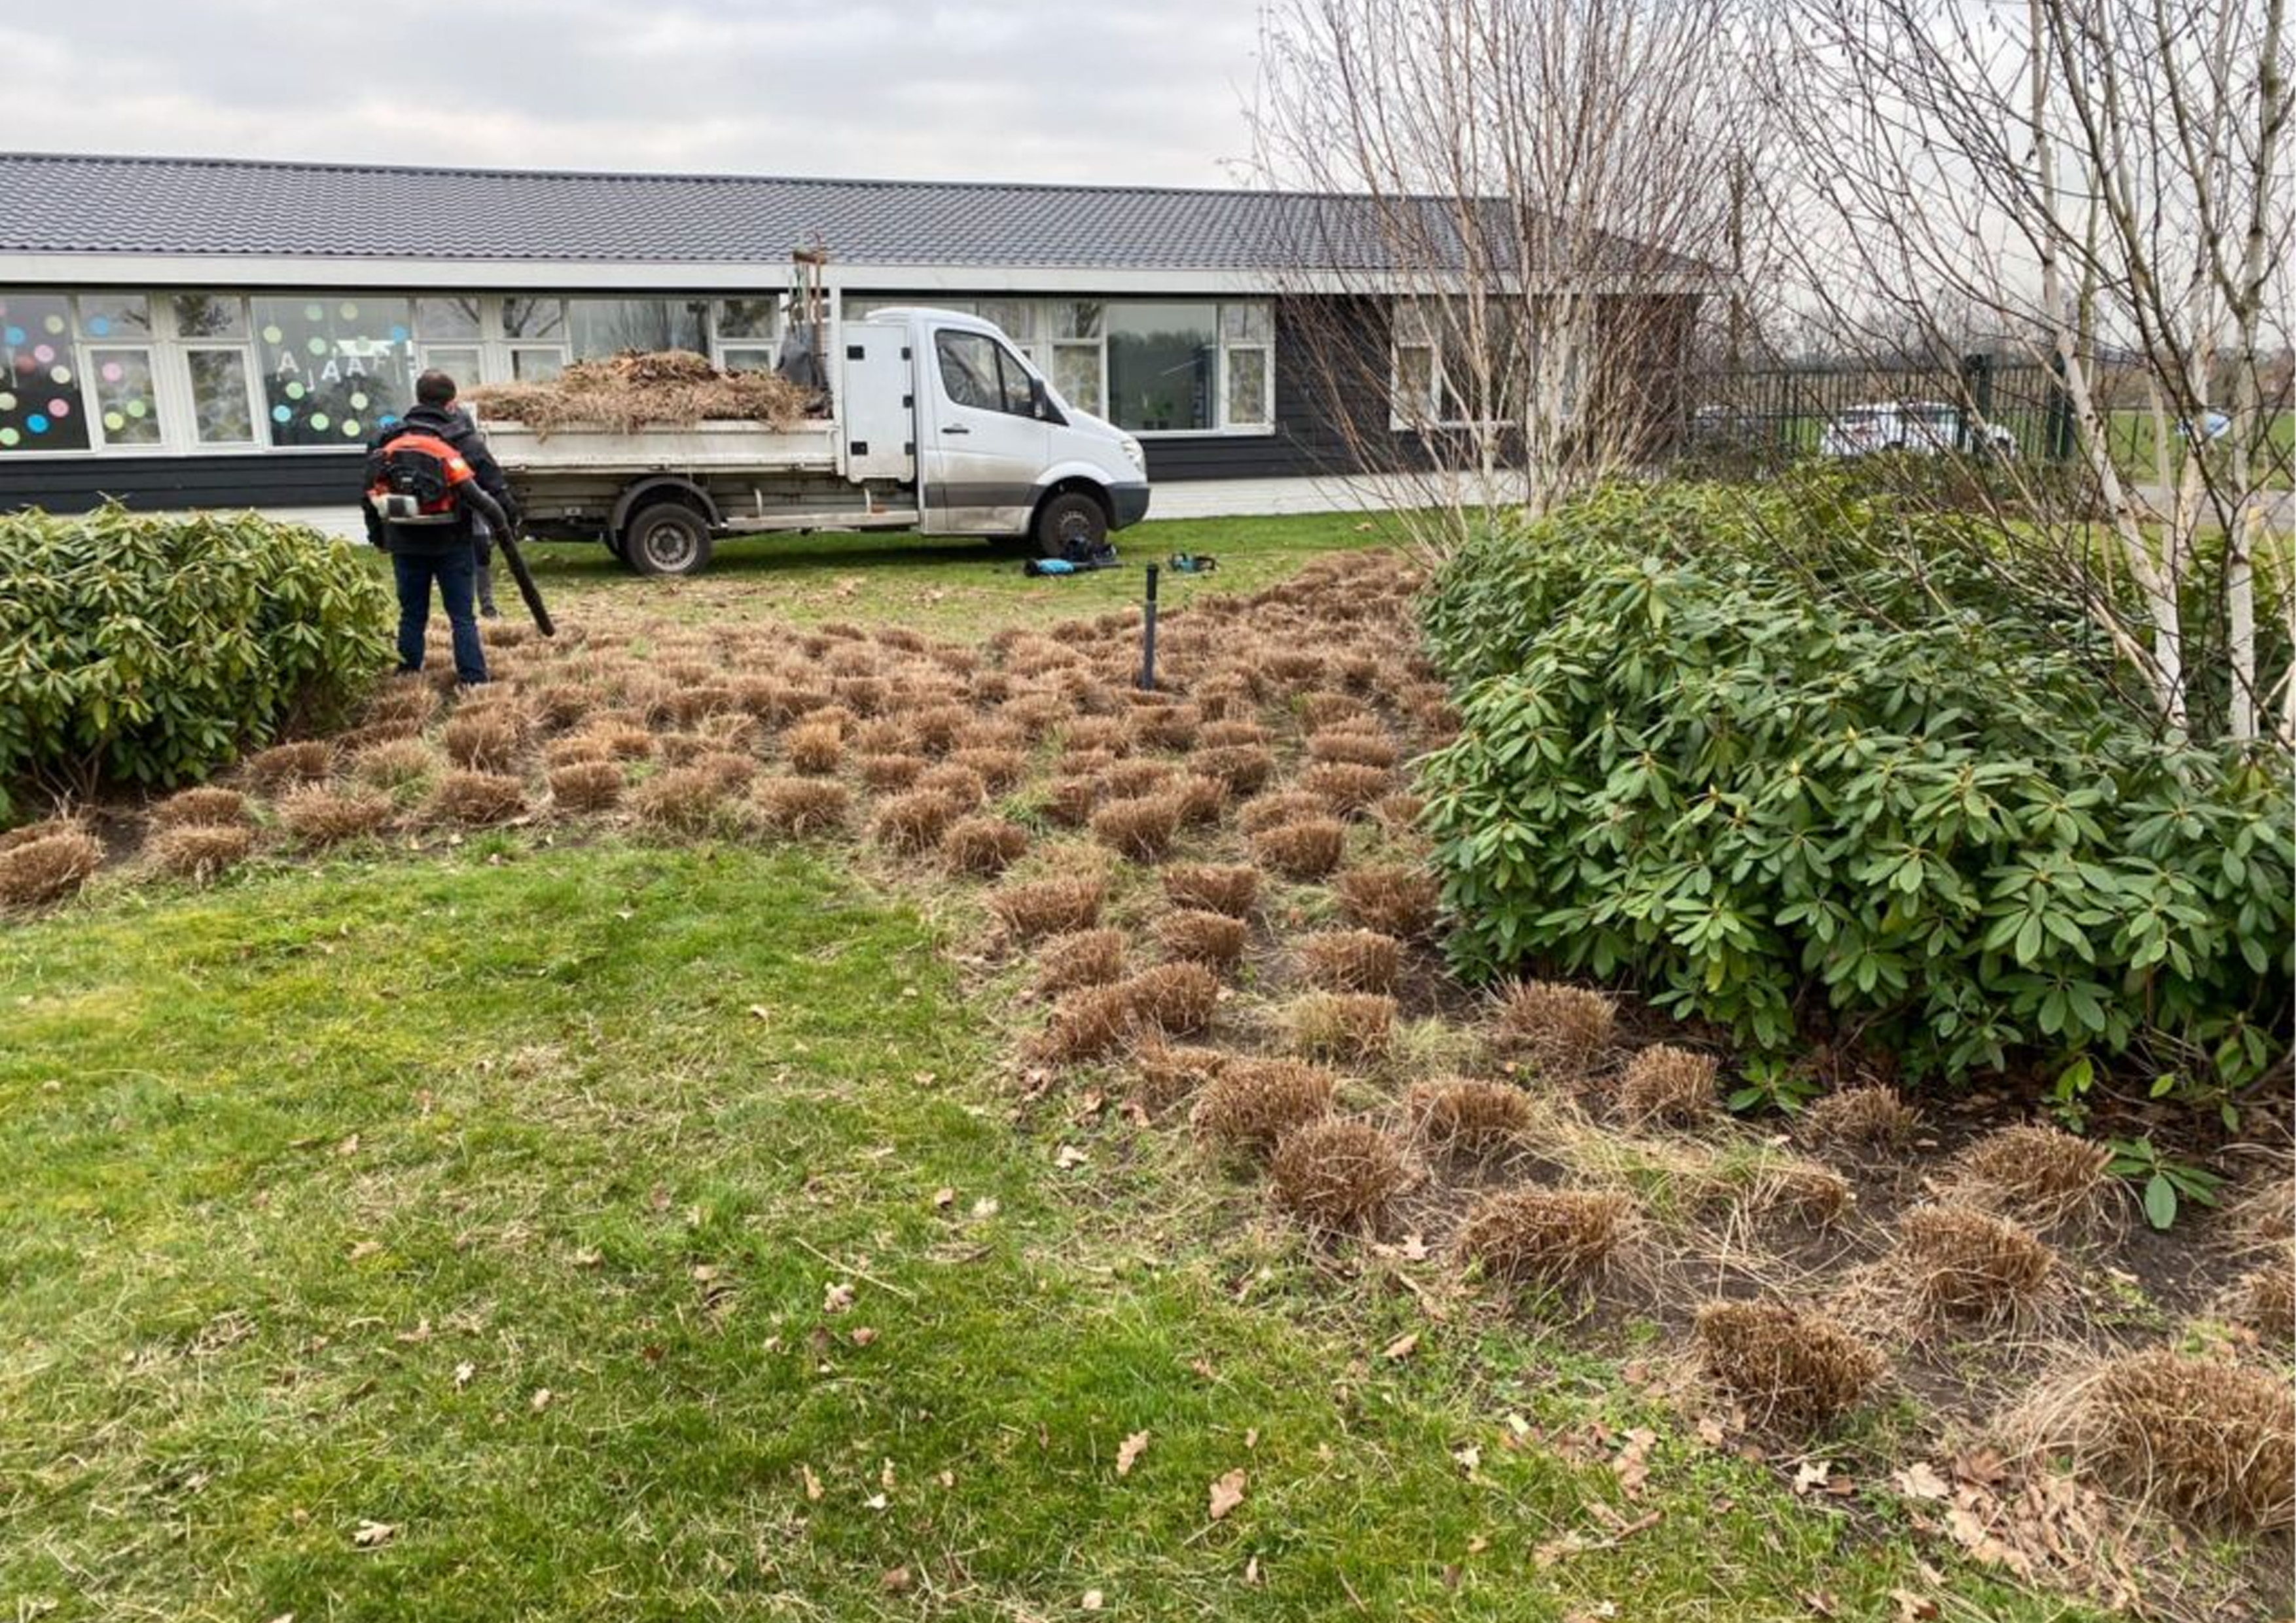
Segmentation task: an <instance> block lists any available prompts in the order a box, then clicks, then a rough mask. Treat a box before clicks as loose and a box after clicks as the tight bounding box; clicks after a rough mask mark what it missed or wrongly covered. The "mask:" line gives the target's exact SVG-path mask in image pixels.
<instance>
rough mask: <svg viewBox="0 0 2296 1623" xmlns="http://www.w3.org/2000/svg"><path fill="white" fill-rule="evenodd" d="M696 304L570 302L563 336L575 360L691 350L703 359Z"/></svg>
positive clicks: (703, 344) (690, 301) (705, 351)
mask: <svg viewBox="0 0 2296 1623" xmlns="http://www.w3.org/2000/svg"><path fill="white" fill-rule="evenodd" d="M704 308H705V306H704V305H703V303H702V302H701V300H700V299H568V300H567V301H566V325H567V333H568V336H569V338H570V341H571V346H572V348H573V351H574V358H575V359H577V360H587V359H589V358H591V357H594V356H605V355H619V354H620V353H621V352H622V351H623V350H625V349H643V350H648V351H652V350H656V349H690V350H692V351H693V353H694V354H696V355H707V354H708V353H709V344H708V342H707V340H704V339H703V337H702V335H701V312H702V310H703V309H704Z"/></svg>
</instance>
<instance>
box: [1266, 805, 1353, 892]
mask: <svg viewBox="0 0 2296 1623" xmlns="http://www.w3.org/2000/svg"><path fill="white" fill-rule="evenodd" d="M1347 838H1348V832H1347V830H1346V829H1345V828H1344V827H1343V826H1341V824H1340V823H1338V822H1337V821H1336V820H1335V819H1333V818H1330V817H1316V818H1312V819H1309V820H1308V821H1306V822H1300V823H1286V824H1280V825H1279V826H1277V827H1275V828H1270V829H1263V830H1261V831H1260V832H1259V833H1256V834H1254V835H1252V836H1251V855H1252V859H1253V860H1254V861H1256V862H1258V863H1259V865H1260V866H1261V867H1263V868H1266V869H1267V871H1268V872H1270V873H1275V874H1277V875H1278V876H1280V877H1282V878H1284V879H1290V880H1310V879H1321V878H1323V876H1324V874H1326V873H1330V872H1331V871H1332V870H1333V868H1336V867H1338V866H1339V865H1340V853H1341V851H1342V850H1343V849H1345V848H1346V846H1347Z"/></svg>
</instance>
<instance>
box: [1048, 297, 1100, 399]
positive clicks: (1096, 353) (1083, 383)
mask: <svg viewBox="0 0 2296 1623" xmlns="http://www.w3.org/2000/svg"><path fill="white" fill-rule="evenodd" d="M1051 325H1052V333H1053V387H1054V389H1058V390H1059V391H1060V396H1061V398H1062V399H1063V400H1066V401H1067V402H1068V403H1069V404H1070V405H1071V406H1076V407H1077V408H1078V409H1079V410H1081V411H1087V412H1090V413H1092V414H1094V415H1095V416H1101V417H1104V416H1106V415H1107V414H1108V388H1107V366H1106V359H1107V357H1106V353H1105V345H1106V342H1107V334H1106V332H1104V330H1103V325H1104V324H1103V319H1102V309H1101V306H1100V303H1099V301H1098V300H1096V299H1060V300H1058V301H1056V302H1055V303H1054V306H1053V319H1052V324H1051Z"/></svg>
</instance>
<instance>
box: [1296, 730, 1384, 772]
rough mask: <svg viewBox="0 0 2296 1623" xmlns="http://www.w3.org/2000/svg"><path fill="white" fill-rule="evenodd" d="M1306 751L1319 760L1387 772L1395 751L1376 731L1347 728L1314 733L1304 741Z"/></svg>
mask: <svg viewBox="0 0 2296 1623" xmlns="http://www.w3.org/2000/svg"><path fill="white" fill-rule="evenodd" d="M1397 753H1398V752H1397V750H1396V748H1395V746H1394V745H1393V744H1392V743H1390V742H1388V740H1387V739H1385V738H1383V737H1382V736H1381V735H1380V734H1376V733H1364V732H1357V731H1355V730H1353V729H1349V730H1346V731H1341V732H1331V733H1318V734H1315V735H1314V736H1312V737H1311V738H1309V739H1308V755H1309V756H1311V757H1312V758H1315V759H1316V760H1319V761H1326V762H1332V763H1334V764H1337V765H1341V766H1376V767H1378V768H1380V769H1381V770H1382V771H1387V770H1390V769H1391V768H1392V767H1393V766H1394V765H1395V762H1396V758H1397Z"/></svg>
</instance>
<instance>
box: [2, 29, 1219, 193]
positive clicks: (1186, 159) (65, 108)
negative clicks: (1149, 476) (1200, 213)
mask: <svg viewBox="0 0 2296 1623" xmlns="http://www.w3.org/2000/svg"><path fill="white" fill-rule="evenodd" d="M1257 9H1258V8H1257V6H1256V5H1255V4H1254V0H1115V3H1113V4H1111V0H961V3H958V0H951V3H937V0H831V3H830V4H805V5H800V4H797V3H796V0H635V3H632V0H619V3H616V0H471V3H470V4H463V5H453V4H440V3H439V0H392V3H391V4H381V5H377V4H361V5H348V4H324V5H286V4H277V3H276V0H104V3H103V4H86V0H82V3H81V4H49V5H45V6H41V7H38V8H37V11H36V9H35V8H34V7H31V6H29V5H27V6H10V7H7V8H5V11H4V12H0V62H4V63H5V64H6V66H7V76H8V81H9V83H10V86H11V87H12V89H13V90H14V91H15V92H17V94H14V95H12V96H11V97H10V98H9V99H10V101H11V102H12V105H13V106H14V108H15V109H16V110H17V113H16V116H14V117H12V118H11V119H8V120H7V123H6V133H5V134H4V135H0V148H5V149H7V150H14V151H32V152H139V153H141V152H151V153H185V154H203V155H205V154H212V155H225V156H233V157H256V158H305V159H328V160H350V161H361V162H372V161H384V162H404V163H467V164H480V165H502V166H506V167H516V168H627V169H652V170H665V169H670V170H675V169H689V170H708V171H734V172H740V173H749V174H787V175H830V176H891V177H899V178H916V179H974V180H1038V181H1079V182H1100V183H1127V184H1169V185H1221V184H1228V183H1229V182H1230V180H1231V178H1232V176H1231V172H1230V170H1229V168H1227V166H1228V165H1229V164H1230V163H1232V162H1233V161H1234V160H1239V159H1242V158H1243V157H1245V156H1246V155H1247V154H1248V150H1249V144H1250V140H1249V135H1248V133H1247V121H1246V119H1245V117H1244V114H1243V111H1242V109H1243V106H1244V103H1245V102H1246V100H1247V99H1248V98H1249V96H1250V94H1251V86H1252V81H1253V78H1254V75H1255V72H1256V66H1257V64H1256V60H1255V56H1254V42H1255V34H1256V29H1257V21H1256V15H1257ZM27 92H29V94H26V93H27Z"/></svg>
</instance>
